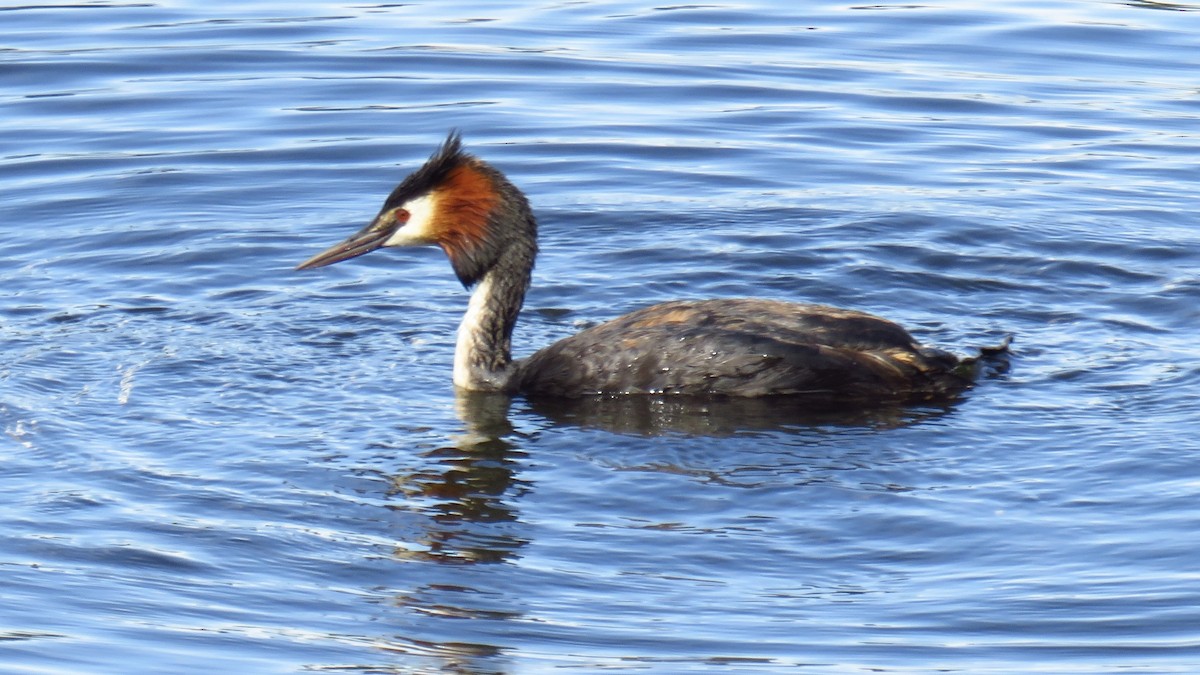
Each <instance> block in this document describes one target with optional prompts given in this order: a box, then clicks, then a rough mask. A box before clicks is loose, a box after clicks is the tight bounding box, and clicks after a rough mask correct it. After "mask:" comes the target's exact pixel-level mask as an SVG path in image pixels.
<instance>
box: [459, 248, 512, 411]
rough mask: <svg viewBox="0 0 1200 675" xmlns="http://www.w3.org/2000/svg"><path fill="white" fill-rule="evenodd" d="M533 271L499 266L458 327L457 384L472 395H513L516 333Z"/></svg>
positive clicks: (484, 281)
mask: <svg viewBox="0 0 1200 675" xmlns="http://www.w3.org/2000/svg"><path fill="white" fill-rule="evenodd" d="M529 274H530V272H529V270H528V269H523V270H522V269H519V268H517V269H514V268H513V266H509V265H497V266H496V267H494V268H492V269H491V270H489V271H488V272H487V274H485V275H484V276H483V279H481V280H480V281H479V283H478V284H477V285H476V286H475V290H474V291H473V292H472V293H471V301H470V302H469V303H467V311H466V313H465V314H464V315H463V318H462V323H461V324H459V326H458V343H457V344H456V346H455V349H454V384H455V386H457V387H460V388H462V389H467V390H471V391H510V390H512V389H513V388H514V387H515V386H516V383H515V382H514V381H513V379H514V378H513V374H514V372H515V368H513V363H512V331H513V327H514V326H515V325H516V322H517V314H518V313H519V312H520V311H521V303H522V302H524V300H525V291H526V289H527V288H528V287H529Z"/></svg>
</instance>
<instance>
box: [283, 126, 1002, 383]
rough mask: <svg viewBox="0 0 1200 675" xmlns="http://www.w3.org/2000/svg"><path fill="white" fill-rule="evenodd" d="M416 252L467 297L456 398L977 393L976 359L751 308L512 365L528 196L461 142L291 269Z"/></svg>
mask: <svg viewBox="0 0 1200 675" xmlns="http://www.w3.org/2000/svg"><path fill="white" fill-rule="evenodd" d="M423 244H433V245H437V246H439V247H441V249H442V250H443V251H445V253H446V255H447V257H449V259H450V264H451V266H452V267H453V268H454V272H455V274H457V275H458V279H459V281H461V282H462V284H463V286H464V287H466V288H468V289H470V288H471V287H474V291H473V292H472V294H471V300H470V302H469V303H468V305H467V311H466V314H465V315H464V316H463V319H462V324H461V325H460V326H459V329H458V342H457V345H456V347H455V353H454V384H455V385H457V386H458V387H460V388H462V389H465V390H471V391H496V392H507V393H516V392H521V393H524V394H528V395H532V396H556V397H572V398H573V397H582V396H590V395H597V394H683V395H717V396H770V395H806V396H809V397H815V398H816V399H819V400H825V401H828V402H862V403H870V402H877V401H912V400H932V399H940V398H945V397H948V396H951V395H953V394H956V393H958V392H961V391H962V390H964V389H966V388H967V387H969V386H970V385H971V383H972V381H973V379H974V372H975V370H976V368H975V365H976V362H977V361H978V359H975V358H966V359H959V358H958V357H956V356H955V355H953V354H950V353H948V352H945V351H942V350H940V349H935V348H932V347H924V346H921V345H920V344H918V343H917V342H916V340H914V339H913V337H912V336H911V335H909V334H908V331H906V330H904V329H903V328H901V327H900V326H898V325H897V324H895V323H892V322H891V321H887V320H885V319H880V318H878V317H875V316H871V315H870V314H865V313H863V312H856V311H853V310H847V309H838V308H835V307H827V306H824V305H813V304H801V303H792V302H781V301H777V300H757V299H724V300H698V301H689V300H684V301H675V302H664V303H661V304H657V305H653V306H651V307H646V308H644V309H639V310H637V311H635V312H632V313H630V314H626V315H624V316H621V317H618V318H616V319H613V320H611V321H608V322H607V323H603V324H600V325H598V326H593V327H591V328H588V329H586V330H584V331H582V332H580V333H577V334H576V335H572V336H570V337H567V338H564V339H562V340H559V341H558V342H556V343H554V344H552V345H550V346H549V347H545V348H543V349H541V350H539V351H538V352H536V353H534V354H533V355H532V356H530V357H529V358H526V359H522V360H518V361H513V359H512V353H511V341H512V332H513V326H514V325H515V324H516V322H517V314H518V313H519V312H520V310H521V305H522V303H523V302H524V300H525V292H526V290H527V289H528V288H529V283H530V278H531V275H532V271H533V262H534V258H535V256H536V255H537V221H536V220H535V218H534V216H533V211H532V210H531V209H530V207H529V202H528V200H526V198H525V195H524V194H522V193H521V191H520V190H518V189H517V188H516V187H515V186H514V185H513V184H512V183H510V182H509V181H508V179H507V178H505V177H504V174H502V173H500V171H498V170H497V169H495V168H494V167H492V166H491V165H490V164H487V163H486V162H484V161H482V160H480V159H479V158H477V157H475V156H473V155H471V154H468V153H466V152H464V151H463V149H462V141H461V137H460V136H459V134H458V133H457V132H451V134H450V135H449V137H448V138H447V139H446V141H445V143H443V144H442V146H441V148H439V149H438V150H437V151H436V152H434V153H433V155H432V156H431V157H430V158H429V161H427V162H426V163H425V165H424V166H422V167H421V168H420V169H418V170H417V171H415V172H413V173H412V174H411V175H409V176H408V177H407V178H405V179H404V181H403V182H401V183H400V184H399V185H398V186H396V188H395V189H394V190H392V193H391V194H390V195H388V197H387V199H386V200H385V201H384V203H383V208H382V209H381V210H380V211H379V215H377V216H375V219H374V220H372V221H371V223H370V224H369V225H367V226H366V227H365V228H363V229H362V230H361V231H359V232H358V233H357V234H355V235H353V236H351V237H350V238H349V239H347V240H345V241H343V242H342V243H340V244H338V245H336V246H334V247H332V248H330V249H328V250H326V251H323V252H322V253H319V254H317V255H315V256H313V257H312V258H309V259H308V260H306V261H304V262H303V263H301V264H300V265H299V266H298V267H297V268H296V269H300V270H305V269H312V268H315V267H322V266H324V265H330V264H333V263H336V262H341V261H343V260H349V259H350V258H354V257H356V256H359V255H362V254H364V253H368V252H370V251H374V250H375V249H377V248H381V247H384V246H416V245H423ZM1006 344H1007V343H1006ZM1004 348H1005V345H1002V346H1001V347H998V348H993V349H991V350H984V354H985V355H986V354H987V353H988V352H989V351H991V352H997V351H1003V350H1004Z"/></svg>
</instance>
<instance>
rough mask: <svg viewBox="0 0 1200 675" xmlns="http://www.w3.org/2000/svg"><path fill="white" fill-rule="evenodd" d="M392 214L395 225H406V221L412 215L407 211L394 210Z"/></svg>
mask: <svg viewBox="0 0 1200 675" xmlns="http://www.w3.org/2000/svg"><path fill="white" fill-rule="evenodd" d="M392 214H393V217H394V218H395V219H396V222H397V223H407V222H408V219H409V218H410V217H411V216H412V214H411V213H409V212H408V209H396V210H395V211H392Z"/></svg>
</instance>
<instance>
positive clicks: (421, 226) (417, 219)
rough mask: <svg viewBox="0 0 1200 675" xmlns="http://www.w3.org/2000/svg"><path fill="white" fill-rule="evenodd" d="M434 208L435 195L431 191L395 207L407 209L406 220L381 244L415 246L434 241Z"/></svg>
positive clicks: (435, 203) (435, 206)
mask: <svg viewBox="0 0 1200 675" xmlns="http://www.w3.org/2000/svg"><path fill="white" fill-rule="evenodd" d="M436 208H437V196H436V195H435V193H432V192H430V193H429V194H424V195H421V196H420V197H416V198H414V199H410V200H408V201H406V202H404V203H403V204H401V205H400V206H398V207H397V209H403V210H405V211H408V222H406V223H405V224H404V225H403V226H401V227H399V228H397V230H396V231H395V232H393V233H392V236H390V237H388V238H387V241H385V242H383V245H384V246H417V245H420V244H430V243H433V242H434V241H436V239H437V238H436V236H435V235H436V233H435V232H434V231H433V215H434V212H435V211H436Z"/></svg>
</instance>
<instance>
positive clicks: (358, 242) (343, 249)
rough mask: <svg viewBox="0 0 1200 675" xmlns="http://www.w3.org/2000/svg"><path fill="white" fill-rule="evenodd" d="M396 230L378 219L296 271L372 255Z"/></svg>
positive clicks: (386, 222) (382, 219)
mask: <svg viewBox="0 0 1200 675" xmlns="http://www.w3.org/2000/svg"><path fill="white" fill-rule="evenodd" d="M395 229H396V228H395V225H394V223H393V222H390V221H388V220H387V219H385V218H383V217H379V218H376V219H375V220H374V221H373V222H372V223H371V224H370V225H368V226H366V227H364V228H363V229H361V230H359V231H358V232H357V233H356V234H354V235H353V236H351V237H350V238H349V239H347V240H346V241H343V242H342V243H340V244H337V245H336V246H332V247H330V248H328V249H326V250H324V251H321V252H320V253H318V254H316V255H314V256H313V257H311V258H309V259H308V260H305V261H304V262H302V263H300V264H299V265H297V266H296V269H297V270H311V269H314V268H317V267H324V266H326V265H332V264H334V263H338V262H342V261H343V260H349V259H351V258H357V257H358V256H360V255H362V254H364V253H370V252H371V251H374V250H375V249H377V248H379V247H381V246H383V244H384V242H386V241H387V240H388V237H390V236H391V235H392V232H393V231H394V230H395Z"/></svg>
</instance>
